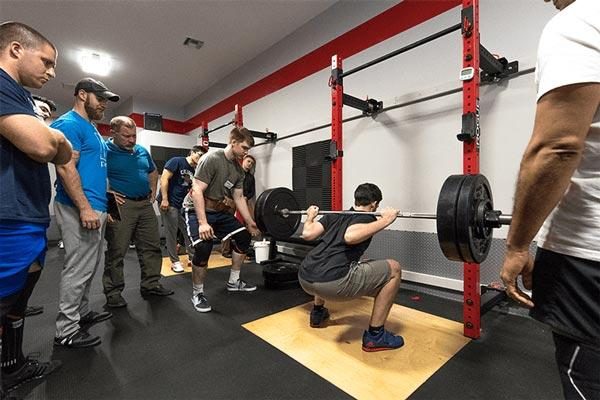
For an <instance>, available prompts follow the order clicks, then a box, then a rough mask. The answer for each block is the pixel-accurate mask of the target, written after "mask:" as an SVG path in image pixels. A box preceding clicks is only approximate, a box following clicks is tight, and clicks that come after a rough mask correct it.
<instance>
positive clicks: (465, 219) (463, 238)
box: [456, 175, 494, 264]
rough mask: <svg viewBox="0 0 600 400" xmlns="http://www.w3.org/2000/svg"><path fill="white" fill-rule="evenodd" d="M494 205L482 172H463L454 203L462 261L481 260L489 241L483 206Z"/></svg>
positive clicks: (486, 252)
mask: <svg viewBox="0 0 600 400" xmlns="http://www.w3.org/2000/svg"><path fill="white" fill-rule="evenodd" d="M493 206H494V203H493V198H492V190H491V188H490V183H489V182H488V180H487V179H486V177H485V176H483V175H467V176H465V179H464V181H463V184H462V187H461V188H460V193H459V195H458V200H457V203H456V238H457V244H458V248H459V251H460V254H461V256H462V259H463V260H464V261H465V262H469V263H476V264H480V263H482V262H483V261H484V260H485V259H486V257H487V255H488V253H489V251H490V248H491V245H492V228H487V227H485V224H484V210H485V209H488V210H492V209H493Z"/></svg>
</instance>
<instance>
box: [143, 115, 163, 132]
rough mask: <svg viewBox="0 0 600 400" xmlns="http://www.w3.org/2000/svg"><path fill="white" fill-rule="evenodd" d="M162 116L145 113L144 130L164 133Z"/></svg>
mask: <svg viewBox="0 0 600 400" xmlns="http://www.w3.org/2000/svg"><path fill="white" fill-rule="evenodd" d="M162 128H163V125H162V115H160V114H151V113H144V129H148V130H151V131H162Z"/></svg>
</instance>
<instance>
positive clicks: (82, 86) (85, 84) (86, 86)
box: [75, 78, 120, 101]
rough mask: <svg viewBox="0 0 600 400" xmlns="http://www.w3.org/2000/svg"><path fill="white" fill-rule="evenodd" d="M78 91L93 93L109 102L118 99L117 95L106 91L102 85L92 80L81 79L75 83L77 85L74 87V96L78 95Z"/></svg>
mask: <svg viewBox="0 0 600 400" xmlns="http://www.w3.org/2000/svg"><path fill="white" fill-rule="evenodd" d="M80 90H85V91H86V92H89V93H95V94H97V95H98V96H100V97H103V98H105V99H108V100H110V101H119V99H120V97H119V95H118V94H116V93H113V92H111V91H110V90H108V88H107V87H106V85H105V84H104V83H102V82H100V81H97V80H95V79H93V78H83V79H82V80H80V81H79V82H77V85H75V96H77V93H79V91H80Z"/></svg>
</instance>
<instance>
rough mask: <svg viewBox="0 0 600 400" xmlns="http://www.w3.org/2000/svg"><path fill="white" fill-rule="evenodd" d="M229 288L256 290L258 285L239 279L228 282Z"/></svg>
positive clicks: (231, 289) (239, 290)
mask: <svg viewBox="0 0 600 400" xmlns="http://www.w3.org/2000/svg"><path fill="white" fill-rule="evenodd" d="M227 290H228V291H229V292H254V291H255V290H256V285H252V284H250V283H248V282H246V281H243V280H241V279H238V280H237V282H235V283H231V282H227Z"/></svg>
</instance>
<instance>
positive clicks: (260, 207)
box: [254, 187, 301, 240]
mask: <svg viewBox="0 0 600 400" xmlns="http://www.w3.org/2000/svg"><path fill="white" fill-rule="evenodd" d="M284 208H287V209H288V210H298V209H299V208H300V206H299V205H298V201H296V197H295V196H294V192H292V191H291V190H290V189H288V188H284V187H279V188H273V189H267V190H265V191H264V192H262V193H261V195H260V196H258V200H257V201H256V207H255V211H254V216H255V219H256V225H257V226H258V229H260V230H261V231H262V232H265V233H268V234H269V235H271V236H272V237H274V238H275V239H280V240H283V239H287V238H289V237H290V236H292V235H293V234H294V232H296V230H297V229H298V226H299V225H300V219H301V215H300V214H292V215H289V216H287V217H283V216H282V215H281V214H278V213H277V212H276V211H277V210H282V209H284Z"/></svg>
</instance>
